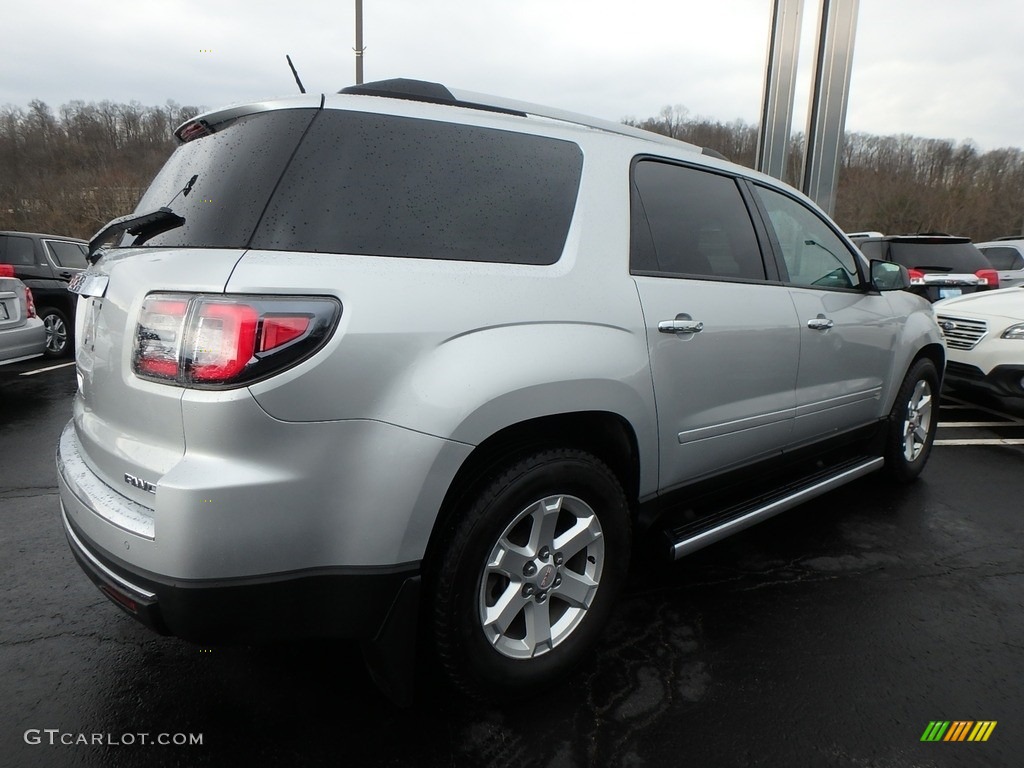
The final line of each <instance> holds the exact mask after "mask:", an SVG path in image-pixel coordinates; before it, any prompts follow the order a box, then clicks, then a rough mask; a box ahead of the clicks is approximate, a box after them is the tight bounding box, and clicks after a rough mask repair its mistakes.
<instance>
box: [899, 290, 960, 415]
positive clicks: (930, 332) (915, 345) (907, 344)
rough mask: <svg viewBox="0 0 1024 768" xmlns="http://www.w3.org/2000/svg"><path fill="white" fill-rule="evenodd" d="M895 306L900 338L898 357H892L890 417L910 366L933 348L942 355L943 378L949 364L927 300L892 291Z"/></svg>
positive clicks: (943, 343) (936, 323)
mask: <svg viewBox="0 0 1024 768" xmlns="http://www.w3.org/2000/svg"><path fill="white" fill-rule="evenodd" d="M887 295H888V297H889V301H890V303H891V304H892V308H893V314H894V316H896V317H898V318H899V319H900V324H899V328H900V331H899V335H898V336H897V339H896V347H895V349H896V354H895V355H893V364H892V371H891V376H890V377H889V382H888V386H887V387H886V393H885V410H884V413H886V414H888V413H889V412H890V411H891V410H892V407H893V404H894V403H895V401H896V393H897V392H898V391H899V388H900V384H902V383H903V377H904V376H906V374H907V370H908V369H909V368H910V365H911V363H912V362H913V361H914V359H915V358H916V357H918V355H920V353H921V352H922V351H923V350H925V349H926V348H928V347H932V348H933V349H935V350H936V351H938V352H941V355H942V364H941V365H940V366H939V375H940V376H941V375H942V371H943V368H944V366H945V360H946V346H945V341H944V340H943V338H942V332H941V331H940V330H939V325H938V322H937V321H936V319H935V314H934V313H933V311H932V308H931V305H929V304H928V303H927V302H926V301H925V300H924V299H922V298H921V297H919V296H915V295H913V294H910V293H906V292H904V291H893V292H891V293H889V294H887Z"/></svg>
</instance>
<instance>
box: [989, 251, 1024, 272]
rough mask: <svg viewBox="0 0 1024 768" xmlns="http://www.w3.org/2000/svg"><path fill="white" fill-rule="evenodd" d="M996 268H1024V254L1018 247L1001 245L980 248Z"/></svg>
mask: <svg viewBox="0 0 1024 768" xmlns="http://www.w3.org/2000/svg"><path fill="white" fill-rule="evenodd" d="M979 250H981V252H982V253H983V254H985V258H986V259H988V260H989V261H990V262H992V266H993V267H995V268H996V269H1024V256H1021V255H1020V252H1019V251H1018V250H1017V249H1016V248H1008V247H1006V246H1003V245H1000V246H996V247H994V248H981V249H979Z"/></svg>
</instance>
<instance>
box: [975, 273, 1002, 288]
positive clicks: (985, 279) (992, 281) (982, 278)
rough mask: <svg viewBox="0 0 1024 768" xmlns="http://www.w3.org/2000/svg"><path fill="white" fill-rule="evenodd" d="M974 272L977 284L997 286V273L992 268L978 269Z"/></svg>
mask: <svg viewBox="0 0 1024 768" xmlns="http://www.w3.org/2000/svg"><path fill="white" fill-rule="evenodd" d="M974 274H975V275H977V276H978V284H979V285H987V286H988V287H989V288H998V287H999V273H998V272H996V271H995V270H994V269H979V270H978V271H977V272H975V273H974Z"/></svg>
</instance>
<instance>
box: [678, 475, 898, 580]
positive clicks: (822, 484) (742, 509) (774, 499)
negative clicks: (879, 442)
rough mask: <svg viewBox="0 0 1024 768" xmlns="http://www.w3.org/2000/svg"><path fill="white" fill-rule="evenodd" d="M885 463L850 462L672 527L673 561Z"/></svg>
mask: <svg viewBox="0 0 1024 768" xmlns="http://www.w3.org/2000/svg"><path fill="white" fill-rule="evenodd" d="M884 463H885V460H884V459H883V458H881V457H879V456H872V457H866V456H859V457H857V458H853V459H848V460H846V461H844V462H842V463H839V464H835V465H832V466H830V467H828V468H827V469H824V470H821V471H819V472H816V473H814V474H811V475H806V476H804V477H802V478H800V479H799V480H796V481H794V482H792V483H790V484H788V485H785V486H783V487H781V488H776V489H774V490H773V491H771V492H769V493H765V494H763V495H760V496H756V497H754V498H752V499H748V500H746V501H743V502H741V503H739V504H735V505H733V506H730V507H728V508H726V509H722V510H720V511H716V512H713V513H710V514H707V515H702V516H701V518H700V519H699V520H695V521H693V522H688V523H685V524H684V525H680V526H677V527H675V528H670V529H668V530H666V531H665V535H666V536H667V538H668V544H669V552H670V556H671V558H672V559H673V560H678V559H679V558H681V557H683V556H685V555H689V554H691V553H693V552H696V551H697V550H699V549H703V548H704V547H706V546H708V545H709V544H714V543H715V542H716V541H720V540H722V539H724V538H726V537H728V536H731V535H732V534H734V533H738V532H739V531H742V530H744V529H746V528H749V527H750V526H752V525H755V524H757V523H760V522H761V521H762V520H767V519H768V518H770V517H774V516H775V515H777V514H779V513H780V512H784V511H785V510H787V509H791V508H792V507H795V506H797V505H799V504H803V503H804V502H805V501H809V500H811V499H813V498H815V497H816V496H821V495H822V494H824V493H828V492H829V491H831V490H833V489H834V488H838V487H839V486H841V485H845V484H846V483H848V482H850V481H851V480H855V479H856V478H858V477H862V476H863V475H867V474H870V473H872V472H874V471H876V470H878V469H881V467H882V465H883V464H884Z"/></svg>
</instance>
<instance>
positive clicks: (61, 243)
mask: <svg viewBox="0 0 1024 768" xmlns="http://www.w3.org/2000/svg"><path fill="white" fill-rule="evenodd" d="M46 247H47V248H48V249H49V250H50V256H51V257H52V258H53V261H54V262H55V263H56V264H57V266H58V267H64V268H65V269H85V268H86V267H87V266H89V265H88V263H87V262H86V260H85V254H86V248H85V246H83V245H80V244H78V243H69V242H67V241H66V240H47V241H46Z"/></svg>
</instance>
